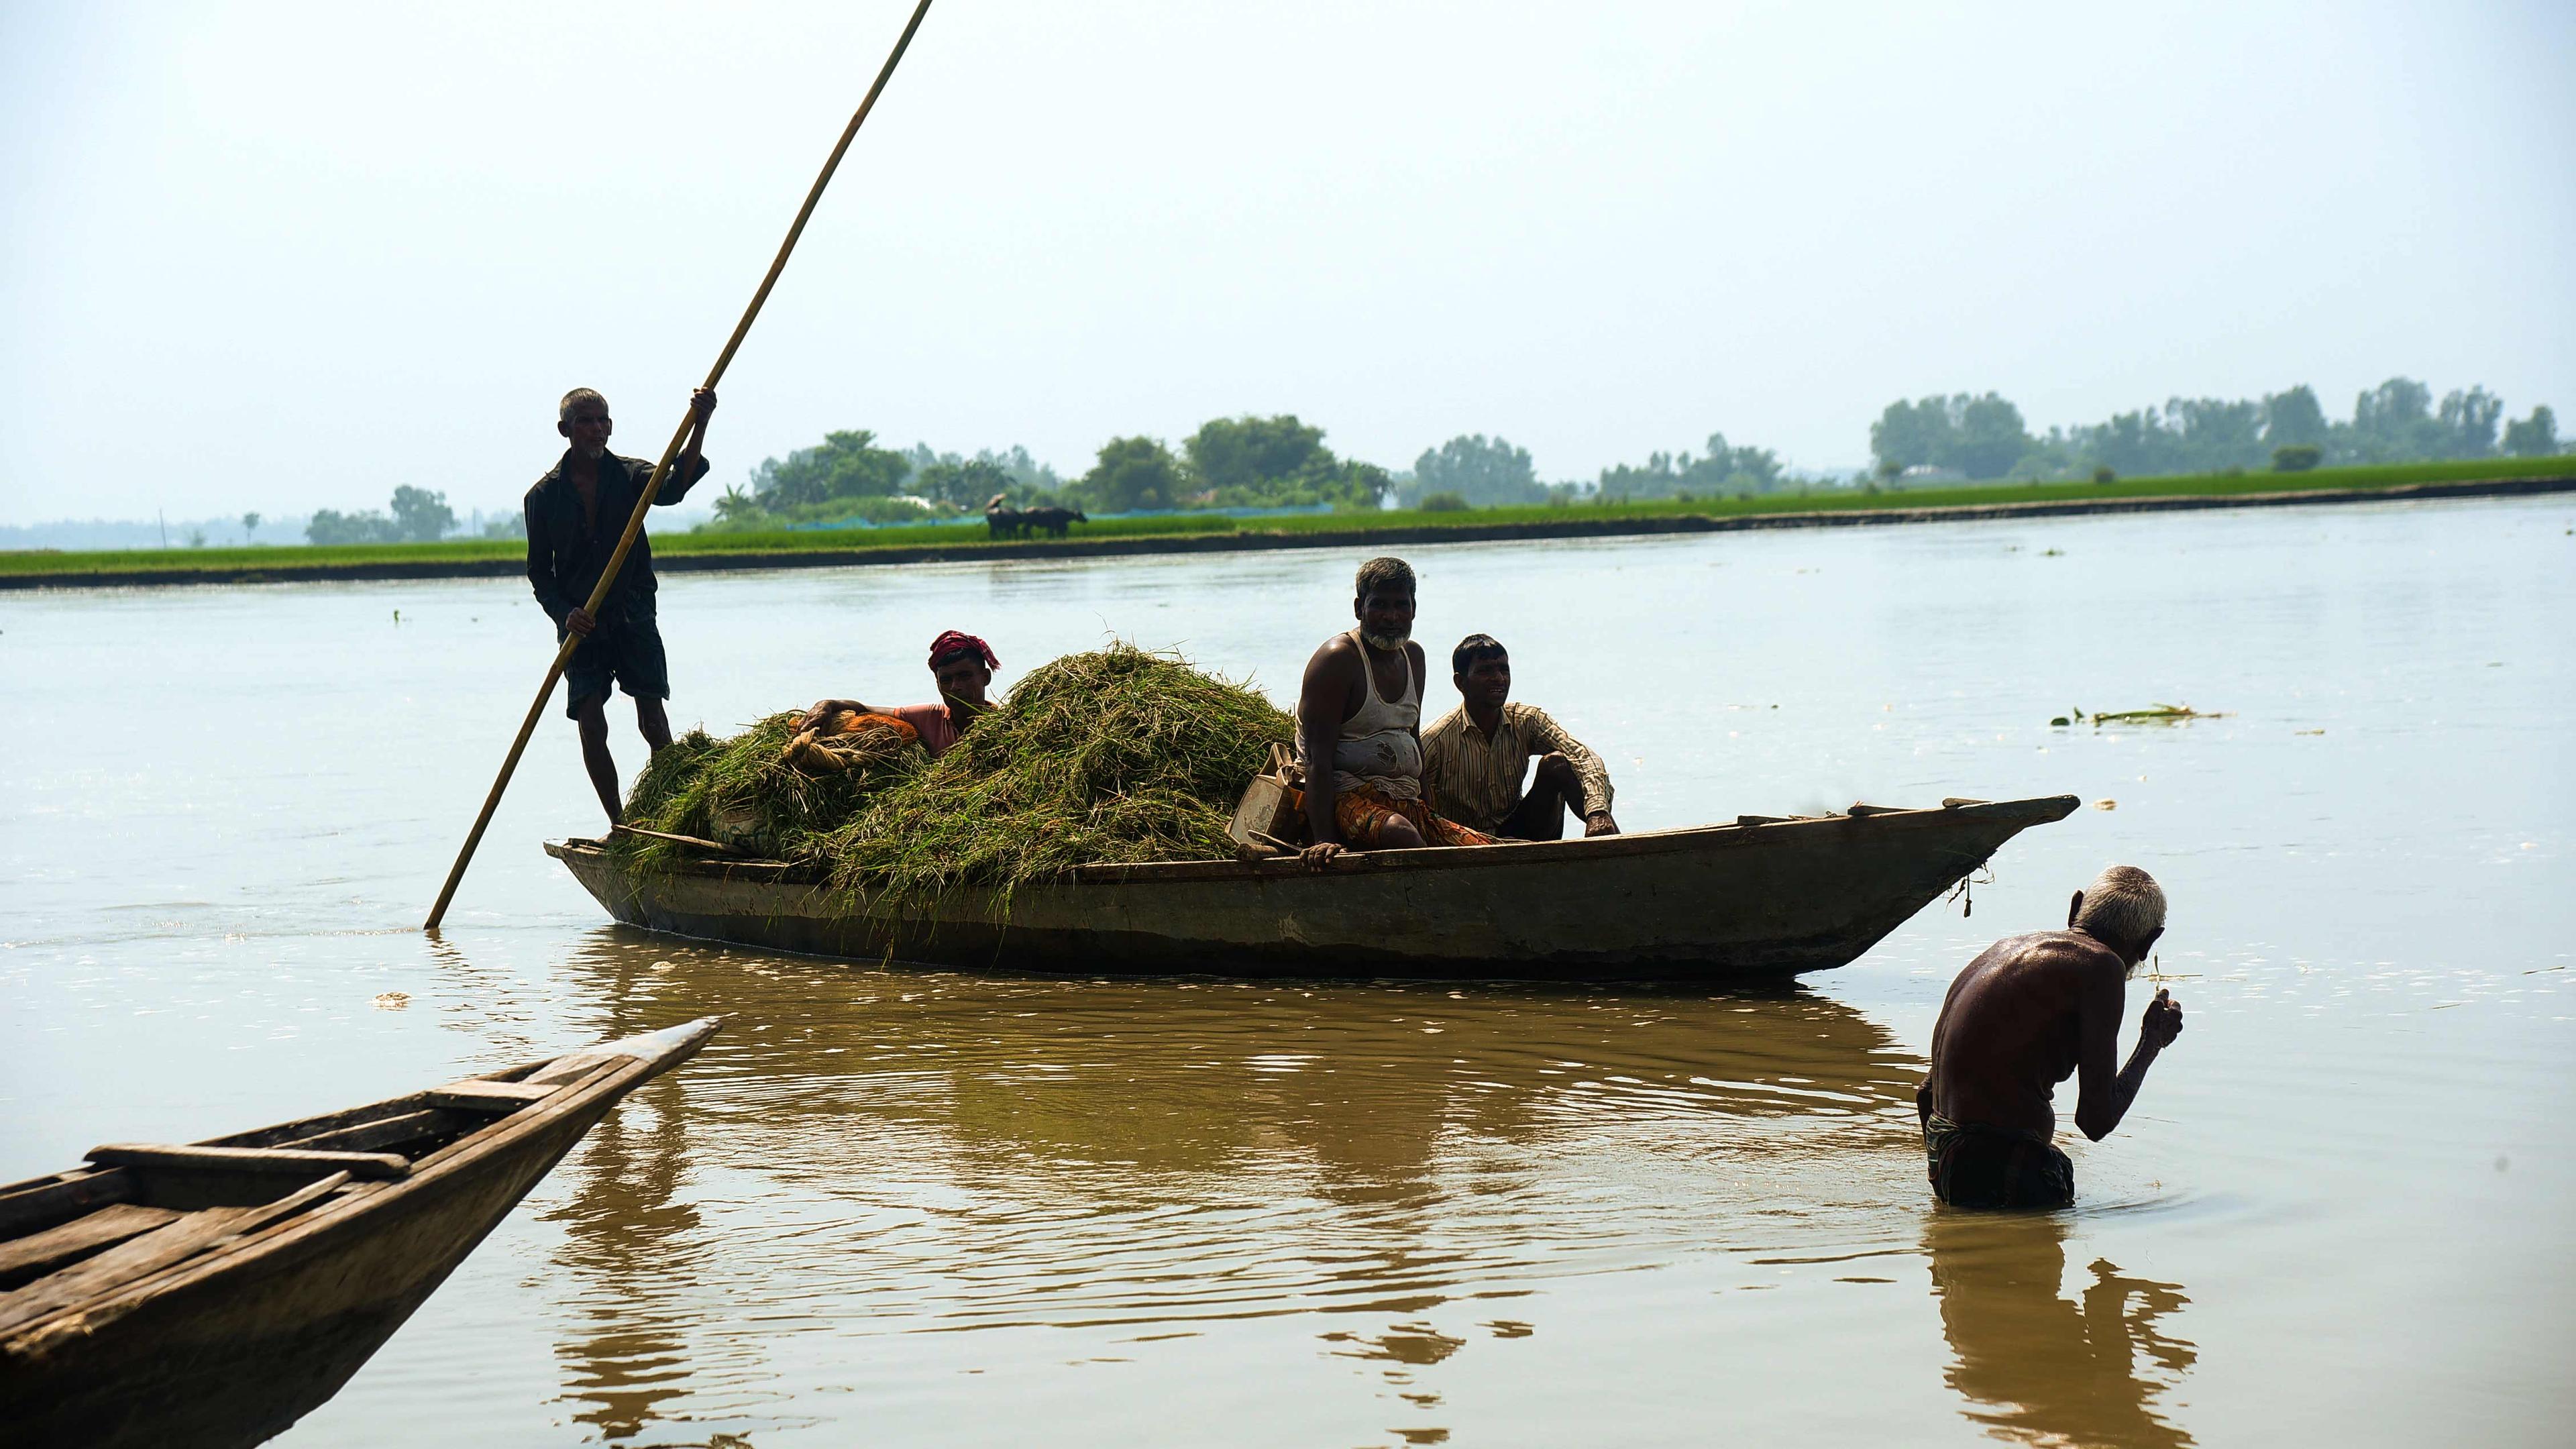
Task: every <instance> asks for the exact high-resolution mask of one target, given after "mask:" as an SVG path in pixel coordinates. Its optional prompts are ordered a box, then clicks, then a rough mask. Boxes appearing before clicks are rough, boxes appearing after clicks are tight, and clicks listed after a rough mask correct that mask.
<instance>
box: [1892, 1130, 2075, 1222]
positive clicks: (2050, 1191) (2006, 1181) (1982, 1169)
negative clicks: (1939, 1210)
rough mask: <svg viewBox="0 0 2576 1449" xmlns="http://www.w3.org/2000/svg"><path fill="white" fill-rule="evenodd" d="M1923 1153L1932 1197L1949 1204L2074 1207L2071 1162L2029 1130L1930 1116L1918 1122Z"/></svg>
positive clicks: (1997, 1207) (1982, 1206)
mask: <svg viewBox="0 0 2576 1449" xmlns="http://www.w3.org/2000/svg"><path fill="white" fill-rule="evenodd" d="M1923 1155H1924V1157H1925V1159H1926V1160H1927V1162H1928V1173H1929V1175H1930V1177H1931V1179H1932V1195H1933V1196H1934V1197H1937V1198H1939V1199H1940V1200H1941V1201H1943V1202H1945V1203H1948V1204H1949V1205H1950V1206H1952V1207H1960V1208H1986V1209H2016V1208H2018V1209H2030V1208H2062V1207H2072V1206H2074V1205H2075V1164H2074V1163H2072V1162H2069V1161H2067V1160H2066V1154H2065V1153H2063V1152H2060V1151H2058V1150H2057V1148H2056V1147H2055V1146H2054V1145H2052V1144H2050V1143H2048V1142H2046V1141H2043V1140H2042V1139H2041V1138H2039V1137H2038V1136H2037V1135H2035V1134H2033V1133H2029V1132H2015V1131H2012V1130H2010V1129H2007V1128H2002V1127H1981V1126H1978V1125H1977V1124H1975V1123H1967V1124H1964V1125H1963V1124H1961V1123H1957V1122H1953V1121H1951V1120H1950V1119H1949V1118H1947V1117H1941V1116H1933V1117H1930V1118H1927V1119H1925V1121H1924V1123H1923Z"/></svg>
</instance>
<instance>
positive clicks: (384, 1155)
mask: <svg viewBox="0 0 2576 1449" xmlns="http://www.w3.org/2000/svg"><path fill="white" fill-rule="evenodd" d="M89 1160H90V1161H92V1162H97V1163H104V1164H106V1165H108V1166H112V1167H157V1168H163V1169H177V1170H180V1171H187V1170H191V1169H194V1170H199V1171H208V1172H302V1173H323V1172H346V1173H347V1174H349V1175H350V1176H351V1177H363V1178H375V1179H383V1178H392V1177H408V1176H409V1175H410V1174H411V1159H410V1158H408V1157H403V1156H401V1155H399V1154H397V1153H392V1152H315V1151H311V1150H308V1149H305V1148H298V1147H194V1146H189V1147H179V1146H168V1145H164V1144H161V1143H157V1142H110V1143H107V1144H105V1145H104V1146H99V1147H93V1148H91V1149H90V1150H89Z"/></svg>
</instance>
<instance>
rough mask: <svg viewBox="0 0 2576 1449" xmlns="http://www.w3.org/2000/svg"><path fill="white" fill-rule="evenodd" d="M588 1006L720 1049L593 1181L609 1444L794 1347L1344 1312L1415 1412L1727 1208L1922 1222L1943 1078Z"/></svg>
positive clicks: (1309, 1027)
mask: <svg viewBox="0 0 2576 1449" xmlns="http://www.w3.org/2000/svg"><path fill="white" fill-rule="evenodd" d="M565 971H566V973H567V974H568V975H569V976H570V977H571V978H573V979H574V980H575V981H577V982H579V983H580V984H581V987H582V989H584V990H585V991H586V992H588V993H589V994H590V995H591V996H592V997H593V999H595V1000H596V1001H598V1002H600V1003H601V1004H602V1010H603V1012H604V1015H603V1017H602V1019H600V1020H598V1021H597V1022H596V1023H595V1027H596V1030H597V1032H598V1034H600V1035H603V1036H607V1035H615V1034H621V1033H624V1032H628V1031H635V1030H642V1029H646V1028H648V1027H653V1026H659V1025H663V1024H666V1023H667V1022H669V1021H673V1020H678V1019H680V1018H683V1017H687V1016H696V1015H703V1014H709V1013H715V1014H722V1015H725V1016H727V1017H728V1018H730V1021H729V1025H728V1026H727V1028H726V1030H725V1031H724V1032H723V1033H721V1034H720V1035H718V1036H717V1037H716V1039H715V1040H714V1041H713V1042H712V1043H710V1045H709V1046H708V1048H707V1050H706V1051H705V1053H704V1054H702V1055H701V1056H700V1057H699V1058H698V1060H697V1061H696V1062H695V1063H693V1064H692V1065H691V1066H690V1068H689V1069H688V1070H687V1071H686V1072H683V1073H680V1074H677V1075H676V1076H675V1077H674V1078H673V1079H672V1080H669V1081H665V1082H662V1083H657V1084H656V1085H655V1086H654V1087H653V1088H651V1089H649V1090H648V1091H647V1092H646V1093H643V1094H639V1098H638V1105H636V1106H634V1107H630V1108H629V1109H628V1114H629V1115H632V1114H637V1113H650V1114H652V1115H651V1116H650V1121H651V1124H652V1125H651V1126H650V1127H649V1128H648V1129H639V1128H638V1126H637V1124H636V1123H635V1122H634V1121H630V1120H626V1118H625V1117H623V1116H622V1117H621V1118H619V1119H615V1120H612V1121H610V1122H608V1123H604V1124H603V1125H602V1127H601V1128H600V1129H599V1131H598V1132H597V1133H596V1134H594V1136H593V1138H592V1146H591V1147H590V1149H589V1150H588V1151H587V1152H586V1153H585V1154H584V1155H583V1156H582V1157H581V1158H580V1159H579V1160H578V1162H577V1164H576V1165H575V1166H573V1167H571V1168H568V1169H567V1172H568V1174H569V1175H570V1176H572V1177H573V1178H574V1180H575V1181H576V1182H577V1183H578V1188H577V1191H576V1194H575V1196H574V1199H573V1201H572V1202H571V1203H570V1205H569V1206H568V1207H566V1208H565V1209H563V1210H562V1212H561V1214H560V1215H559V1216H560V1220H561V1221H562V1222H564V1223H565V1224H566V1226H567V1229H568V1231H567V1233H566V1237H565V1240H564V1242H563V1244H562V1246H561V1249H560V1252H561V1255H562V1259H563V1263H564V1266H565V1267H566V1268H567V1269H569V1270H570V1272H571V1274H572V1275H573V1276H574V1277H575V1278H576V1279H577V1280H578V1281H580V1282H581V1283H582V1284H584V1285H585V1287H584V1290H583V1291H582V1292H581V1293H580V1294H579V1295H578V1306H579V1308H580V1311H582V1312H583V1313H584V1314H586V1315H587V1318H588V1321H587V1322H586V1323H585V1324H584V1325H583V1326H582V1327H581V1328H580V1329H579V1330H577V1331H576V1333H575V1335H574V1337H573V1339H572V1341H570V1342H568V1343H567V1344H565V1345H564V1346H563V1348H562V1353H563V1355H564V1357H565V1358H566V1359H567V1361H568V1362H570V1363H572V1364H573V1365H575V1377H576V1386H575V1388H574V1393H575V1395H576V1396H577V1397H578V1398H580V1399H582V1400H583V1401H585V1402H586V1403H587V1404H588V1405H590V1407H588V1408H586V1409H585V1410H584V1411H583V1412H582V1413H581V1415H580V1417H581V1419H582V1420H583V1421H584V1422H585V1423H589V1424H593V1425H596V1426H597V1427H598V1429H599V1430H600V1432H602V1433H604V1434H605V1435H607V1436H608V1437H610V1438H622V1437H626V1436H629V1435H632V1434H635V1433H637V1432H639V1430H640V1428H641V1427H642V1426H644V1425H646V1424H648V1423H649V1422H651V1421H653V1420H655V1419H657V1418H659V1419H664V1420H668V1419H672V1418H677V1417H681V1416H683V1415H685V1417H686V1418H688V1419H689V1420H691V1421H692V1422H693V1423H694V1424H695V1425H697V1426H700V1427H701V1428H703V1426H704V1425H705V1424H706V1423H707V1422H708V1420H709V1419H710V1418H720V1417H724V1415H725V1414H726V1413H728V1412H730V1411H729V1410H727V1409H725V1408H723V1407H721V1406H719V1405H718V1404H716V1403H714V1402H711V1400H710V1398H709V1397H707V1395H709V1393H710V1390H711V1389H714V1388H717V1387H718V1386H719V1385H722V1384H730V1385H733V1386H735V1387H740V1386H743V1385H746V1384H748V1383H750V1382H751V1381H754V1380H758V1381H762V1382H767V1381H768V1380H769V1379H770V1378H772V1377H773V1373H772V1371H771V1370H768V1369H764V1368H761V1367H758V1366H757V1365H754V1364H748V1363H746V1362H745V1361H746V1360H749V1359H753V1358H756V1357H758V1356H760V1355H761V1354H765V1353H790V1352H795V1351H796V1350H793V1349H791V1348H786V1347H781V1346H780V1345H781V1344H782V1342H783V1337H784V1336H789V1335H794V1334H799V1333H813V1334H820V1335H826V1336H830V1337H834V1338H849V1337H876V1336H883V1335H888V1334H904V1333H924V1332H938V1333H953V1332H956V1331H960V1330H1019V1331H1035V1330H1056V1331H1059V1332H1065V1331H1072V1332H1079V1333H1084V1334H1094V1335H1098V1334H1106V1335H1109V1336H1110V1341H1111V1342H1118V1343H1127V1342H1134V1341H1137V1340H1139V1339H1156V1338H1173V1337H1190V1336H1195V1335H1197V1334H1199V1333H1203V1332H1208V1331H1213V1329H1214V1327H1215V1326H1216V1325H1218V1324H1220V1323H1224V1322H1228V1321H1239V1320H1251V1319H1264V1318H1276V1317H1282V1316H1287V1315H1298V1314H1319V1315H1331V1317H1327V1318H1326V1319H1324V1321H1322V1322H1321V1323H1319V1324H1318V1325H1317V1329H1316V1331H1315V1333H1314V1334H1313V1335H1312V1336H1311V1337H1310V1338H1309V1339H1308V1340H1307V1341H1308V1342H1310V1343H1313V1344H1314V1345H1315V1349H1314V1351H1316V1352H1318V1353H1322V1354H1327V1355H1333V1356H1339V1357H1351V1358H1357V1359H1361V1360H1364V1361H1368V1362H1370V1363H1371V1364H1372V1365H1374V1366H1376V1369H1377V1371H1378V1372H1379V1373H1381V1375H1382V1376H1383V1378H1384V1379H1385V1380H1386V1381H1387V1382H1388V1383H1389V1384H1390V1385H1395V1386H1410V1385H1412V1384H1413V1383H1414V1381H1415V1380H1416V1379H1417V1378H1419V1377H1420V1376H1422V1375H1424V1374H1426V1373H1429V1372H1432V1371H1434V1370H1436V1369H1437V1368H1438V1366H1440V1365H1441V1364H1443V1363H1444V1362H1446V1361H1448V1360H1450V1359H1451V1358H1452V1357H1453V1356H1455V1355H1460V1354H1466V1353H1472V1352H1488V1353H1490V1352H1496V1351H1500V1352H1506V1353H1508V1352H1511V1351H1512V1350H1510V1349H1507V1348H1506V1349H1496V1348H1490V1347H1487V1348H1471V1345H1491V1344H1503V1343H1509V1342H1512V1341H1515V1340H1520V1339H1525V1338H1527V1337H1528V1336H1529V1333H1530V1330H1529V1327H1528V1325H1527V1324H1526V1323H1525V1322H1523V1321H1522V1319H1523V1318H1525V1317H1527V1314H1526V1313H1523V1314H1521V1316H1519V1317H1515V1318H1510V1319H1502V1318H1497V1317H1496V1314H1495V1311H1494V1310H1496V1309H1499V1308H1501V1307H1502V1306H1503V1305H1501V1304H1499V1303H1489V1302H1485V1301H1484V1300H1491V1299H1504V1298H1512V1299H1521V1298H1526V1297H1527V1296H1528V1295H1529V1294H1530V1293H1532V1292H1533V1291H1536V1290H1535V1289H1534V1288H1533V1286H1532V1285H1534V1284H1537V1283H1541V1282H1543V1281H1547V1280H1551V1279H1555V1278H1559V1277H1561V1276H1563V1275H1565V1274H1568V1273H1594V1272H1617V1271H1628V1270H1632V1269H1637V1268H1642V1267H1646V1266H1651V1265H1652V1264H1653V1263H1655V1262H1658V1261H1669V1260H1670V1259H1671V1258H1672V1257H1673V1256H1674V1255H1676V1254H1680V1253H1691V1252H1703V1251H1709V1250H1710V1249H1711V1247H1712V1245H1711V1244H1710V1242H1709V1231H1708V1230H1709V1225H1710V1224H1711V1223H1712V1222H1713V1221H1716V1220H1718V1219H1719V1217H1720V1215H1722V1214H1725V1213H1726V1212H1728V1211H1729V1210H1730V1209H1743V1208H1752V1209H1756V1210H1758V1211H1759V1212H1760V1213H1761V1214H1762V1215H1763V1217H1764V1218H1765V1220H1766V1224H1767V1225H1766V1226H1765V1227H1764V1228H1763V1230H1762V1231H1763V1232H1765V1233H1766V1234H1772V1235H1773V1238H1772V1239H1770V1240H1769V1241H1776V1236H1777V1234H1780V1233H1786V1232H1792V1231H1795V1230H1796V1227H1797V1224H1798V1222H1799V1221H1800V1220H1801V1219H1806V1218H1813V1219H1814V1220H1816V1221H1820V1222H1822V1221H1827V1220H1833V1221H1834V1222H1835V1223H1836V1226H1835V1229H1834V1230H1835V1231H1837V1232H1843V1233H1848V1232H1850V1231H1852V1230H1853V1228H1852V1222H1851V1219H1850V1215H1849V1214H1848V1212H1846V1214H1845V1216H1844V1217H1843V1218H1842V1219H1835V1218H1834V1214H1835V1213H1836V1211H1837V1208H1836V1206H1835V1205H1836V1204H1837V1203H1838V1202H1839V1203H1845V1204H1848V1203H1849V1202H1850V1201H1851V1199H1852V1197H1853V1194H1854V1192H1855V1190H1856V1189H1855V1183H1856V1181H1857V1180H1858V1178H1856V1167H1855V1163H1856V1162H1859V1163H1868V1164H1874V1165H1873V1166H1870V1167H1868V1168H1866V1169H1860V1170H1858V1173H1859V1177H1861V1178H1865V1177H1866V1176H1867V1175H1868V1174H1869V1173H1871V1172H1875V1173H1877V1174H1878V1176H1879V1177H1880V1178H1881V1179H1883V1181H1884V1184H1885V1187H1884V1188H1883V1189H1882V1188H1880V1187H1875V1186H1869V1185H1866V1184H1864V1185H1862V1186H1861V1187H1859V1188H1858V1189H1857V1190H1858V1191H1861V1192H1863V1193H1865V1194H1866V1195H1867V1196H1868V1197H1869V1198H1870V1200H1871V1201H1873V1202H1883V1201H1884V1200H1885V1192H1886V1191H1891V1190H1892V1191H1896V1192H1912V1191H1919V1187H1917V1186H1915V1185H1912V1184H1911V1183H1910V1182H1909V1175H1910V1174H1913V1169H1912V1165H1911V1164H1912V1155H1913V1153H1914V1151H1915V1148H1914V1146H1913V1137H1912V1133H1913V1098H1912V1093H1913V1086H1914V1082H1915V1080H1916V1074H1917V1071H1918V1069H1919V1064H1918V1063H1917V1062H1916V1061H1915V1060H1914V1059H1913V1058H1912V1057H1911V1056H1910V1055H1909V1054H1907V1053H1905V1052H1904V1051H1902V1050H1901V1049H1899V1048H1897V1047H1896V1046H1895V1045H1894V1043H1893V1041H1892V1039H1891V1038H1890V1037H1889V1036H1888V1034H1887V1033H1886V1032H1885V1031H1884V1030H1883V1029H1882V1028H1880V1027H1879V1026H1877V1025H1876V1024H1875V1023H1873V1022H1871V1021H1869V1020H1867V1019H1866V1018H1864V1017H1861V1016H1860V1015H1858V1014H1856V1013H1854V1012H1852V1011H1851V1010H1849V1009H1848V1008H1846V1007H1844V1006H1842V1005H1840V1004H1839V1003H1836V1002H1834V1001H1832V1000H1830V999H1827V998H1824V997H1820V996H1816V995H1814V994H1811V993H1809V992H1806V991H1803V990H1799V989H1795V988H1787V989H1779V990H1774V991H1770V992H1766V993H1761V994H1750V995H1729V996H1720V997H1710V996H1707V995H1705V994H1699V995H1691V994H1683V993H1680V992H1675V991H1669V990H1666V991H1646V990H1626V991H1603V990H1591V989H1582V990H1551V989H1546V988H1533V987H1526V986H1522V987H1474V986H1464V987H1462V986H1452V985H1447V984H1441V985H1436V986H1435V985H1413V986H1399V985H1387V986H1348V985H1320V984H1319V985H1296V984H1282V983H1257V984H1255V983H1235V982H1222V981H1180V982H1170V981H1165V982H1153V981H1128V980H1098V981H1088V982H1067V981H1061V980H1052V979H1021V978H1008V977H987V976H975V975H965V974H959V973H953V972H912V971H899V970H877V969H867V968H860V967H852V966H848V965H841V964H834V963H828V962H817V961H801V960H790V959H782V958H775V957H765V956H761V955H758V954H756V953H751V952H743V951H726V950H723V949H720V948H714V947H694V946H687V945H682V944H680V943H678V942H673V941H667V940H655V939H652V938H650V937H645V936H641V935H637V934H633V933H628V932H624V931H620V930H615V929H602V930H600V931H599V932H597V933H595V934H594V935H592V936H591V937H590V938H589V939H588V940H587V941H586V942H585V943H584V946H583V949H581V950H580V951H579V952H578V953H577V954H576V955H575V956H574V957H573V958H572V959H571V960H570V961H569V962H568V963H566V966H565ZM684 1178H685V1180H686V1183H687V1187H686V1190H680V1188H679V1184H680V1183H681V1182H682V1180H683V1179H684ZM691 1202H694V1203H696V1204H698V1205H699V1208H700V1209H701V1210H703V1211H704V1212H705V1213H706V1214H707V1216H708V1218H709V1221H707V1222H700V1221H699V1220H698V1218H697V1216H696V1214H695V1213H693V1212H692V1210H691V1209H690V1208H689V1207H688V1206H686V1204H687V1203H691ZM1451 1304H1465V1305H1466V1307H1465V1309H1464V1310H1463V1312H1462V1313H1461V1314H1459V1315H1455V1316H1454V1317H1455V1321H1453V1322H1448V1323H1435V1322H1433V1321H1432V1315H1435V1314H1437V1313H1438V1312H1440V1311H1441V1310H1442V1309H1443V1308H1444V1307H1445V1306H1446V1305H1451ZM1468 1314H1472V1316H1466V1315H1468ZM755 1345H766V1347H761V1348H755ZM841 1356H843V1355H834V1357H836V1358H837V1357H841ZM728 1362H730V1363H736V1364H741V1365H743V1366H742V1367H740V1368H739V1369H737V1370H730V1371H729V1370H726V1369H725V1368H723V1367H722V1365H723V1364H725V1363H728ZM807 1387H809V1388H810V1387H811V1386H810V1385H809V1386H807ZM682 1397H686V1398H687V1399H688V1402H687V1403H686V1404H685V1405H682V1404H679V1403H677V1402H675V1400H678V1399H680V1398H682ZM713 1397H714V1398H716V1399H724V1398H728V1397H730V1396H729V1395H728V1394H726V1393H717V1394H715V1395H714V1396H713ZM1398 1397H1399V1398H1401V1400H1402V1401H1403V1402H1405V1403H1407V1404H1410V1405H1412V1406H1413V1411H1414V1412H1422V1411H1427V1410H1428V1409H1430V1408H1431V1407H1432V1406H1436V1405H1438V1404H1439V1403H1440V1402H1441V1397H1440V1395H1439V1394H1437V1393H1430V1392H1416V1393H1404V1394H1400V1395H1399V1396H1398ZM811 1402H812V1401H811V1400H806V1399H802V1398H801V1396H800V1403H799V1407H800V1408H802V1407H805V1406H806V1405H807V1404H809V1403H811ZM769 1422H775V1420H771V1421H769ZM746 1427H751V1425H748V1424H747V1425H746ZM1435 1431H1436V1426H1420V1425H1417V1426H1413V1427H1411V1428H1406V1429H1402V1430H1390V1432H1395V1433H1400V1434H1402V1435H1406V1436H1411V1435H1415V1434H1429V1433H1433V1432H1435ZM1416 1442H1430V1441H1429V1440H1417V1441H1416Z"/></svg>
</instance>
